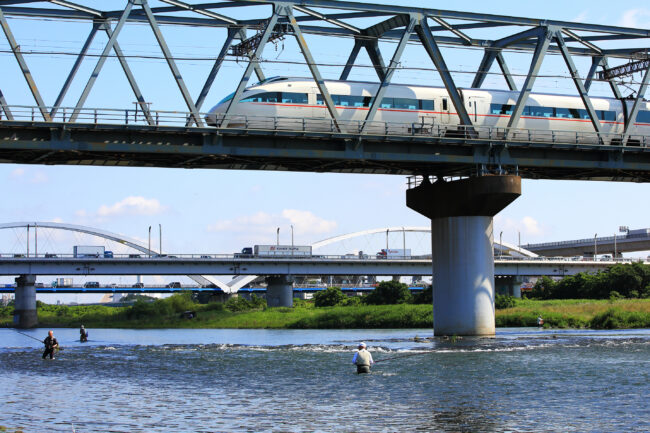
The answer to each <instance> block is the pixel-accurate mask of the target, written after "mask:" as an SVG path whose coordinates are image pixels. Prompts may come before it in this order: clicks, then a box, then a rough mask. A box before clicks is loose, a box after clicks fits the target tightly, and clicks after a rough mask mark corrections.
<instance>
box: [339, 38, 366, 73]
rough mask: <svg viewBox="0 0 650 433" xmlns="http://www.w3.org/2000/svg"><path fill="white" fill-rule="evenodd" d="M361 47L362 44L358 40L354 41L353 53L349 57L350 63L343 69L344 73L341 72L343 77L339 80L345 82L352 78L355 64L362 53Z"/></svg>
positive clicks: (346, 63)
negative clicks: (351, 74) (351, 72)
mask: <svg viewBox="0 0 650 433" xmlns="http://www.w3.org/2000/svg"><path fill="white" fill-rule="evenodd" d="M361 45H362V44H361V42H360V41H359V40H358V39H355V40H354V47H352V51H351V52H350V57H348V61H347V62H345V67H344V68H343V72H341V76H340V77H339V80H341V81H345V80H347V79H348V77H349V76H350V71H352V67H353V66H354V62H356V61H357V57H358V56H359V51H361Z"/></svg>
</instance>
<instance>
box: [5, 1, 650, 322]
mask: <svg viewBox="0 0 650 433" xmlns="http://www.w3.org/2000/svg"><path fill="white" fill-rule="evenodd" d="M80 1H81V0H80ZM161 1H162V3H165V5H164V6H161V7H151V6H150V5H149V1H148V0H128V1H124V2H121V5H123V6H124V8H123V9H118V10H99V9H96V7H93V6H96V5H93V4H89V5H85V4H80V3H75V2H70V1H54V0H52V1H50V2H32V1H25V0H7V1H3V2H2V5H1V6H0V26H1V27H2V30H3V33H4V35H5V37H6V40H7V43H8V46H9V47H10V51H11V54H13V56H14V58H15V60H16V65H17V66H18V69H17V70H18V71H19V72H18V74H16V75H12V76H9V75H8V74H7V75H5V74H3V76H2V77H0V89H7V88H13V86H14V84H15V83H16V82H17V80H18V79H20V80H22V79H24V80H25V82H26V83H27V89H28V90H26V91H25V94H24V95H22V97H21V98H17V99H19V101H18V103H11V101H7V100H6V98H5V97H4V95H3V94H2V93H1V92H0V113H2V117H1V118H0V163H12V164H59V165H99V166H132V167H177V168H179V167H180V168H212V169H240V170H241V169H245V170H282V171H309V172H334V173H369V174H377V173H380V174H399V175H409V176H413V177H412V178H411V181H410V182H409V189H408V191H407V194H406V203H407V206H408V207H410V208H411V209H413V210H415V211H417V212H419V213H421V214H422V215H425V216H426V217H428V218H430V219H431V233H432V255H433V275H434V279H435V284H434V287H435V290H434V329H435V333H436V334H446V335H452V334H456V335H493V334H494V261H493V257H494V250H493V244H492V241H493V227H492V218H493V216H494V215H496V214H497V213H498V212H499V211H501V210H502V209H503V208H505V207H506V206H507V205H508V204H509V203H511V202H512V201H513V200H515V199H516V198H517V197H519V195H520V194H521V179H522V178H529V179H560V180H575V179H580V180H607V181H628V182H647V181H648V180H649V179H650V147H649V144H650V139H649V138H648V137H647V136H646V135H644V134H634V133H633V131H634V130H635V122H636V121H637V115H638V114H639V112H640V110H641V106H642V105H644V104H645V100H644V96H645V92H646V89H647V87H648V83H649V82H650V68H648V63H650V59H649V58H648V54H647V53H648V48H647V46H648V40H649V39H650V30H647V29H635V28H625V27H618V26H610V25H599V24H588V23H572V22H565V21H557V20H546V19H539V18H523V17H515V16H502V15H494V14H483V13H472V12H462V11H450V10H441V9H430V8H422V7H404V6H397V5H385V4H381V5H380V4H372V3H359V2H345V1H332V0H283V1H273V0H256V1H238V2H231V1H216V2H211V3H197V2H191V3H188V2H181V1H175V0H174V1H172V0H161ZM42 3H45V4H46V5H47V7H41V6H42ZM114 3H115V2H110V4H111V5H114ZM107 4H108V3H107ZM25 17H29V18H30V19H31V20H33V21H29V24H28V25H30V26H32V29H31V30H32V31H30V32H28V33H29V35H30V36H29V37H30V38H35V36H34V34H35V32H37V31H38V30H40V29H39V27H41V25H42V24H43V23H46V22H47V23H53V24H55V25H56V24H58V25H60V28H65V27H68V26H71V25H72V24H71V23H74V25H75V26H76V29H77V30H78V31H77V32H75V33H74V34H75V35H78V37H80V39H79V41H77V42H79V44H78V45H79V47H80V51H79V52H77V53H75V54H76V58H75V59H76V60H75V62H74V64H73V65H72V66H71V68H70V70H69V73H68V74H67V75H66V76H65V77H64V78H63V79H62V80H61V81H62V84H61V87H60V90H59V92H55V93H54V94H56V95H57V97H56V99H55V100H53V101H50V102H49V103H48V102H46V101H45V100H44V98H43V96H42V95H43V92H41V90H40V88H39V82H38V81H39V77H38V76H37V75H36V74H35V73H32V71H31V70H30V67H29V62H27V59H26V57H27V56H28V53H27V52H26V50H24V49H22V48H21V46H22V45H21V42H20V41H19V40H18V39H17V38H16V37H15V36H14V34H13V32H12V25H11V24H15V23H16V22H17V21H18V22H21V21H20V20H21V19H23V18H25ZM10 21H13V22H12V23H10ZM143 23H144V24H146V25H147V26H148V27H144V26H141V24H143ZM161 24H164V25H167V26H175V28H177V29H180V28H182V31H181V32H179V33H183V34H184V35H186V34H189V33H190V32H192V31H193V30H197V29H198V30H200V31H201V32H203V33H202V35H203V36H202V37H206V36H205V32H213V33H214V35H213V39H214V40H216V39H217V38H218V37H220V38H223V37H224V36H225V41H224V42H223V46H222V48H221V50H220V52H219V53H218V54H217V56H216V57H215V58H214V59H213V60H214V63H213V64H212V68H211V69H210V70H209V71H207V72H208V73H207V74H206V75H207V76H206V79H205V83H204V85H203V87H202V89H201V91H200V92H199V95H198V96H197V97H196V98H193V97H192V95H190V92H189V90H188V87H187V85H186V82H187V81H186V80H185V79H184V78H183V74H182V73H181V70H180V69H179V68H178V66H177V59H178V57H179V56H175V55H174V53H173V52H172V50H171V49H170V45H169V44H168V43H167V41H166V38H165V36H164V35H163V32H162V31H161V28H160V25H161ZM139 25H140V27H142V28H147V29H148V28H150V29H151V32H152V34H153V36H155V41H156V48H157V49H160V52H161V53H162V57H161V58H164V60H165V62H164V64H166V66H163V68H166V67H169V72H170V73H171V76H172V77H173V80H174V83H175V84H176V85H177V87H178V91H179V93H180V95H181V97H182V100H183V101H184V103H185V106H186V107H183V108H182V109H180V110H175V111H163V110H152V109H151V104H152V103H154V104H155V103H156V102H157V98H162V97H166V96H167V95H166V93H167V91H168V90H169V89H167V88H166V89H164V90H165V91H164V92H158V94H157V95H148V97H145V96H144V94H143V92H142V91H141V87H140V86H139V85H138V79H137V77H136V74H135V73H134V71H133V70H132V69H131V67H130V65H129V59H130V57H129V56H128V55H127V53H125V51H123V46H122V45H121V44H120V42H125V40H124V37H125V36H124V35H122V33H123V32H122V31H123V29H124V28H126V27H127V26H139ZM79 26H85V27H79ZM48 31H49V34H47V36H44V37H50V38H54V37H55V35H57V34H58V33H57V32H56V31H52V30H48ZM217 31H218V32H217ZM85 32H88V33H85ZM250 32H254V34H252V35H251V34H250ZM99 33H101V34H105V35H106V37H107V39H108V40H107V42H106V43H105V44H102V45H101V46H100V47H99V50H98V52H100V54H99V55H97V56H95V55H92V56H91V54H90V53H92V52H93V51H91V50H90V48H91V47H92V46H93V41H94V39H95V36H96V35H97V34H99ZM124 33H125V34H127V33H128V32H124ZM85 35H87V37H86V38H85V39H84V38H83V36H85ZM316 36H318V37H322V38H329V40H328V41H329V43H328V44H327V49H328V50H332V51H334V52H336V53H340V52H342V50H343V49H349V50H350V51H349V52H350V55H349V57H348V60H347V61H346V62H345V64H341V65H340V70H339V71H336V72H335V73H336V76H335V77H334V76H332V78H335V79H338V80H348V77H349V74H350V71H351V69H352V68H354V67H358V66H361V65H358V63H357V60H358V55H359V53H360V52H361V51H362V50H363V51H365V52H367V53H368V57H369V59H370V62H371V63H372V65H370V66H371V68H372V70H374V71H375V72H376V74H377V86H376V89H377V90H376V91H375V93H374V95H373V102H372V104H371V105H370V106H368V107H367V114H366V116H365V118H364V119H363V120H361V121H358V122H357V121H355V122H349V121H344V120H342V119H341V116H340V113H339V111H340V108H338V107H337V106H335V104H334V102H333V99H332V95H331V94H330V92H329V90H328V89H327V86H326V85H325V78H324V75H323V73H322V69H324V68H323V67H322V64H319V62H318V59H316V58H315V57H314V55H313V54H312V49H311V48H310V43H309V42H308V39H310V38H312V37H316ZM282 38H288V39H291V40H292V41H295V45H293V47H294V48H295V49H296V50H297V53H298V54H299V55H300V56H302V58H303V59H304V63H303V64H302V66H303V69H304V70H306V71H308V73H309V77H310V79H313V82H314V84H315V87H317V89H318V93H320V94H321V95H322V101H323V104H324V107H325V108H326V110H327V113H328V116H329V117H327V122H326V127H325V128H322V126H321V127H314V125H312V124H311V123H310V122H308V121H306V119H305V118H304V117H303V118H295V119H293V120H294V122H291V125H293V126H292V127H290V128H286V127H282V126H281V125H283V122H281V121H280V119H278V118H275V117H269V118H266V119H262V120H263V122H259V119H244V122H240V123H241V124H240V125H236V124H235V122H233V117H232V115H233V113H232V107H234V106H236V104H238V103H239V101H240V100H241V99H242V95H243V93H244V90H245V89H246V87H247V86H248V83H249V80H250V78H251V76H252V75H253V74H256V75H257V76H258V78H259V79H263V78H264V72H263V67H264V65H265V62H264V56H263V54H264V50H265V48H266V47H267V46H268V45H269V43H273V42H274V41H275V42H277V41H279V40H281V39H282ZM127 42H128V40H127ZM138 42H139V41H138ZM346 42H348V43H347V44H346ZM385 43H389V44H385ZM409 44H415V45H418V46H420V47H421V48H422V49H423V50H424V51H423V52H424V53H426V57H427V58H428V60H430V61H431V66H432V67H433V68H434V69H435V72H432V71H433V70H434V69H432V70H431V71H428V70H427V71H421V72H420V73H421V74H422V81H423V82H427V81H428V80H429V79H430V78H431V76H432V75H433V74H435V77H436V78H437V77H439V78H440V80H441V81H442V84H443V86H444V88H445V92H446V97H445V102H444V103H442V104H441V109H442V110H443V112H442V113H441V114H440V115H441V119H442V120H441V121H439V122H435V123H434V124H432V125H431V127H426V128H424V127H420V126H419V125H418V124H400V125H388V124H386V122H384V123H383V124H382V123H381V122H379V124H377V122H376V120H375V118H376V114H377V112H378V110H379V109H380V104H381V103H382V99H383V97H384V95H385V94H386V91H387V89H388V87H389V85H390V84H391V80H392V79H393V75H394V73H395V71H396V70H397V69H398V68H400V64H401V61H402V55H403V53H404V51H405V48H406V46H407V45H409ZM612 44H614V45H615V46H612ZM644 44H645V46H644ZM128 45H129V43H127V44H126V45H124V46H128ZM381 45H388V46H390V47H392V48H391V53H390V61H389V62H384V59H383V56H382V49H381ZM441 47H444V48H445V53H446V52H449V51H452V50H454V51H456V54H458V50H468V49H471V50H480V52H481V53H482V56H483V57H482V60H481V61H480V62H477V64H476V65H475V68H474V71H473V75H474V79H473V81H472V84H471V86H470V87H471V88H474V89H480V88H482V87H483V85H484V83H485V79H486V77H487V75H488V74H491V69H493V67H495V66H497V65H498V72H497V73H498V75H499V76H501V77H503V80H504V84H505V86H506V87H507V90H508V91H510V92H513V95H515V96H514V99H513V101H512V104H508V107H509V109H508V110H506V113H507V114H505V116H507V117H508V119H507V125H506V126H505V127H503V128H496V127H484V126H481V125H478V124H477V123H478V120H477V117H478V116H477V113H476V111H475V110H474V111H472V105H471V103H470V102H471V101H465V100H464V99H463V96H462V90H461V89H459V86H458V85H457V83H456V80H455V77H454V71H455V65H453V64H452V63H451V61H450V60H451V59H450V56H446V55H445V53H443V50H442V49H441ZM393 49H394V51H393ZM37 51H39V50H37ZM384 51H386V50H385V49H384ZM507 51H516V52H517V53H520V54H522V55H523V54H530V67H529V68H528V72H527V73H526V75H525V77H523V83H522V85H521V86H518V85H517V81H516V80H515V79H514V78H513V75H512V74H511V73H510V70H509V68H508V64H507V61H506V56H504V52H507ZM465 52H466V51H463V52H462V53H465ZM39 53H40V54H47V53H42V52H40V51H39ZM550 54H557V55H559V56H560V57H561V60H562V61H563V63H564V65H565V66H566V69H567V70H568V80H569V81H570V82H572V84H573V85H574V86H575V93H576V97H579V98H580V101H581V103H582V105H583V106H584V112H585V116H584V117H581V120H584V121H586V125H587V126H588V128H587V130H585V131H582V130H581V131H569V132H568V133H567V131H565V130H564V131H561V130H554V129H552V128H543V129H528V128H524V127H523V122H522V119H523V118H524V117H525V115H524V113H525V109H526V107H527V104H528V103H529V102H530V96H531V92H532V90H533V87H534V84H535V82H536V80H538V79H539V76H540V70H541V68H542V65H543V63H544V60H545V58H546V57H548V55H550ZM52 56H53V55H52ZM228 56H232V57H233V59H231V60H234V59H237V60H238V61H241V62H242V63H243V64H244V65H245V67H243V71H242V75H241V79H239V80H238V81H236V82H233V83H231V84H232V86H230V87H231V88H232V89H233V90H234V93H233V95H232V99H231V100H230V101H231V102H230V103H229V104H228V107H227V109H226V111H225V113H224V116H223V119H220V122H219V127H210V126H208V125H206V123H205V121H204V119H205V118H204V114H205V113H203V112H201V107H202V106H203V103H204V102H205V101H206V96H207V95H208V92H209V91H210V89H211V88H212V87H213V84H214V83H215V82H217V77H218V76H219V72H220V69H221V66H222V64H223V62H224V60H226V57H228ZM109 57H112V58H115V59H116V60H117V62H119V67H120V68H121V69H122V71H123V72H124V77H125V78H126V80H127V81H128V83H129V87H130V89H131V90H132V92H133V96H131V95H127V96H126V98H125V99H124V102H123V107H122V108H121V109H117V110H116V109H114V108H111V109H109V108H106V107H96V108H95V107H88V106H87V104H86V103H87V101H88V98H89V96H90V94H91V93H92V90H93V87H95V85H96V84H99V83H100V82H101V81H98V77H99V76H100V75H101V74H102V70H103V69H104V65H105V63H106V61H107V59H108V58H109ZM457 57H458V58H460V59H464V58H465V56H463V55H462V54H461V55H458V56H457ZM91 58H92V59H91ZM578 58H586V59H587V60H588V62H585V64H587V65H588V68H585V70H584V71H580V70H579V68H578V67H577V66H576V65H578V64H579V65H582V63H578V62H576V59H578ZM89 59H91V60H89ZM85 61H91V62H92V64H94V67H93V69H92V72H91V73H90V76H89V77H87V80H85V81H84V80H83V79H80V78H79V76H80V75H81V73H80V71H82V70H84V69H83V68H82V64H83V63H84V62H85ZM462 61H463V62H464V60H462ZM609 62H613V63H616V64H615V65H611V66H610V64H609ZM160 64H163V62H159V63H158V68H160V67H161V66H160ZM292 67H293V66H292ZM494 69H497V68H494ZM3 72H4V70H3ZM156 72H158V73H163V71H156ZM635 72H636V73H639V74H641V78H640V80H639V81H638V85H637V86H635V88H634V89H633V90H634V91H633V94H631V95H624V94H623V90H622V88H621V87H620V86H619V81H620V80H619V79H620V77H625V76H629V75H630V74H632V73H635ZM51 76H52V68H48V70H46V71H43V75H42V76H41V77H40V79H41V80H48V82H49V81H50V80H51V79H52V78H51ZM141 78H142V77H141ZM148 78H151V77H150V76H149V77H144V78H143V79H148ZM595 82H604V83H606V84H607V85H608V87H609V88H610V89H611V93H612V97H613V98H615V99H616V100H617V103H620V105H621V107H623V106H624V107H625V108H622V109H621V110H622V111H623V113H622V115H623V117H622V122H621V124H622V126H621V130H620V131H619V132H618V133H617V134H609V133H607V132H606V130H605V127H604V125H603V122H601V119H600V118H599V115H598V113H597V110H596V109H595V108H594V103H593V101H592V96H590V94H589V91H590V88H591V87H592V85H593V84H594V83H595ZM106 83H110V80H109V81H106ZM105 85H110V84H105ZM219 85H220V86H226V87H228V86H227V83H224V82H223V81H222V80H220V81H219ZM72 89H75V90H77V91H78V95H76V96H77V97H75V100H76V103H75V102H73V103H72V104H69V105H64V101H67V100H69V98H70V96H69V94H70V91H71V90H72ZM103 90H105V91H106V90H108V93H111V89H103ZM163 94H164V95H163ZM66 97H68V99H66ZM53 99H54V98H53ZM134 99H135V101H136V105H135V108H133V100H134ZM32 101H33V102H32ZM468 103H470V104H468ZM444 107H446V108H444ZM473 107H474V108H475V107H476V105H474V106H473ZM451 115H453V116H454V118H457V119H458V122H457V123H453V124H450V123H449V122H448V121H447V122H445V120H444V119H448V118H449V116H451ZM260 124H262V125H265V126H263V127H260V126H255V125H260ZM242 125H243V126H242ZM382 126H383V129H382ZM378 130H379V131H381V132H377V131H378ZM440 203H445V206H440V205H439V204H440ZM44 266H45V265H44ZM48 266H52V265H48ZM98 266H99V265H98ZM195 266H196V268H195V269H199V268H200V269H201V270H203V269H205V267H201V266H199V265H198V264H197V265H195ZM233 266H234V265H233ZM291 266H295V265H291ZM278 278H280V277H278ZM26 284H27V286H28V285H29V281H27V283H26ZM273 284H275V283H272V284H271V285H273ZM277 284H278V285H280V283H277ZM282 284H285V285H286V283H282ZM27 286H25V287H27ZM17 294H18V293H17ZM32 298H33V297H28V298H25V299H29V302H27V301H26V302H27V303H25V304H20V306H19V309H18V311H19V312H22V313H20V314H21V316H20V317H21V322H20V323H19V325H21V326H31V324H32V323H33V320H32V319H30V317H31V316H30V315H31V313H29V312H30V311H34V308H35V305H34V303H33V301H32V300H31V299H32ZM22 318H24V319H25V320H24V321H22Z"/></svg>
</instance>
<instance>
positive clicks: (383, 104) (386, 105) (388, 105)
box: [380, 98, 395, 108]
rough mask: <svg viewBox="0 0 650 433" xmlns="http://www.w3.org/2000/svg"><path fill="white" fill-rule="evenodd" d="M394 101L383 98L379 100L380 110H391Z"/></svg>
mask: <svg viewBox="0 0 650 433" xmlns="http://www.w3.org/2000/svg"><path fill="white" fill-rule="evenodd" d="M394 103H395V101H394V99H393V98H384V99H382V100H381V104H380V106H381V108H393V107H394V106H395V105H394Z"/></svg>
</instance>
